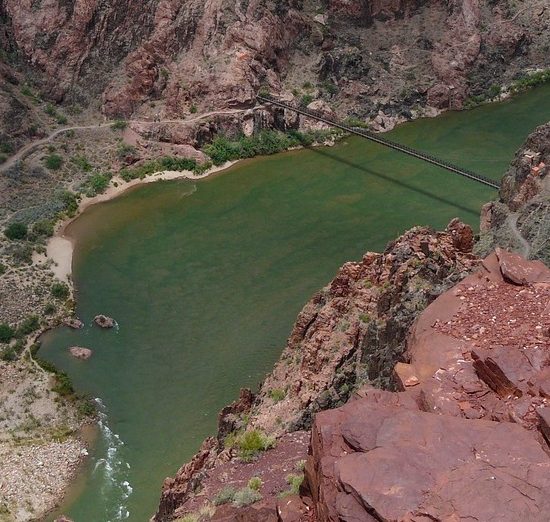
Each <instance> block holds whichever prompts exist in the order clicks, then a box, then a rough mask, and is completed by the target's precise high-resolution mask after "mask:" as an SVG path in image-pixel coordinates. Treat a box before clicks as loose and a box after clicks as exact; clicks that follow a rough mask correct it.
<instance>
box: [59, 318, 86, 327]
mask: <svg viewBox="0 0 550 522" xmlns="http://www.w3.org/2000/svg"><path fill="white" fill-rule="evenodd" d="M63 324H64V325H65V326H68V327H69V328H74V329H75V330H80V328H82V327H83V326H84V323H83V322H82V321H81V320H80V319H77V318H76V317H69V318H67V319H65V320H64V321H63Z"/></svg>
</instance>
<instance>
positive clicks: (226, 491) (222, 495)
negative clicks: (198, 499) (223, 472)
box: [212, 486, 236, 506]
mask: <svg viewBox="0 0 550 522" xmlns="http://www.w3.org/2000/svg"><path fill="white" fill-rule="evenodd" d="M235 493H236V491H235V489H234V488H232V487H231V486H226V487H224V488H223V489H221V490H220V491H218V494H217V495H216V496H215V497H214V499H213V500H212V502H213V503H214V505H215V506H221V505H222V504H227V503H228V502H232V501H233V498H235Z"/></svg>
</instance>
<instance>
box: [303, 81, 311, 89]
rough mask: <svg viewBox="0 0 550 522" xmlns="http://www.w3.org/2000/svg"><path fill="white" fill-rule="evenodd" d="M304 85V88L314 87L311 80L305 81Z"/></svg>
mask: <svg viewBox="0 0 550 522" xmlns="http://www.w3.org/2000/svg"><path fill="white" fill-rule="evenodd" d="M302 87H303V88H304V89H311V88H312V87H313V85H311V82H304V84H303V85H302Z"/></svg>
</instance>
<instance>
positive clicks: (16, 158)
mask: <svg viewBox="0 0 550 522" xmlns="http://www.w3.org/2000/svg"><path fill="white" fill-rule="evenodd" d="M245 110H246V109H227V110H220V111H211V112H205V113H203V114H200V115H199V116H196V117H194V118H190V119H188V120H181V119H180V120H177V119H176V120H158V121H153V120H128V121H127V122H128V123H129V124H132V123H137V124H140V125H148V124H150V125H154V124H161V123H162V124H165V123H180V124H186V125H187V124H190V123H195V122H197V121H200V120H203V119H205V118H209V117H210V116H218V115H222V114H226V115H227V114H239V113H242V112H245ZM113 123H114V121H109V122H106V123H98V124H96V125H74V126H70V127H63V128H61V129H57V130H55V131H53V132H52V133H51V134H48V136H46V137H45V138H42V139H40V140H37V141H33V142H31V143H27V145H25V146H24V147H22V148H20V149H19V150H18V151H17V152H16V153H15V154H13V155H12V156H10V157H9V158H8V159H7V160H6V161H5V162H4V163H3V164H2V165H0V172H5V171H6V170H8V169H9V168H10V167H11V166H12V165H14V164H15V163H16V162H17V161H19V160H21V159H23V158H25V156H27V155H28V154H30V153H31V152H32V151H33V150H34V149H35V148H37V147H39V146H40V145H44V144H46V143H48V142H50V141H51V140H53V139H54V138H56V137H57V136H59V135H60V134H64V133H65V132H69V131H78V130H96V129H104V128H106V127H110V126H111V125H112V124H113Z"/></svg>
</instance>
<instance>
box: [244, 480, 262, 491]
mask: <svg viewBox="0 0 550 522" xmlns="http://www.w3.org/2000/svg"><path fill="white" fill-rule="evenodd" d="M262 484H263V482H262V479H261V478H260V477H252V478H251V479H250V480H249V481H248V487H249V488H250V489H253V490H254V491H260V489H261V487H262Z"/></svg>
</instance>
